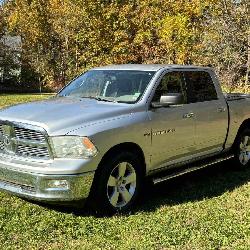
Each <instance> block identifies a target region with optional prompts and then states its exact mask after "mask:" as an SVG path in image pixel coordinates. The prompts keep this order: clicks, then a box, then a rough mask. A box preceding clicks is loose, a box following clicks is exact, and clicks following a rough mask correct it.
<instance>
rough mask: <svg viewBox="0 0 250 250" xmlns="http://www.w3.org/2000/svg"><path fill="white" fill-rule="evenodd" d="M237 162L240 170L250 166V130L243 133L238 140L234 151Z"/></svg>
mask: <svg viewBox="0 0 250 250" xmlns="http://www.w3.org/2000/svg"><path fill="white" fill-rule="evenodd" d="M234 156H235V160H236V162H237V165H238V166H239V167H240V169H245V168H247V167H249V165H250V129H245V130H243V131H242V132H241V134H240V135H239V136H238V138H237V140H236V145H235V150H234Z"/></svg>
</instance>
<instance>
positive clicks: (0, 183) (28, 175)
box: [0, 162, 95, 202]
mask: <svg viewBox="0 0 250 250" xmlns="http://www.w3.org/2000/svg"><path fill="white" fill-rule="evenodd" d="M94 173H95V172H87V173H83V174H67V175H58V174H56V175H53V174H52V175H51V174H50V175H46V174H39V173H32V172H23V171H17V170H14V169H10V168H9V166H8V165H7V164H4V163H3V162H0V190H3V191H6V192H9V193H12V194H14V195H17V196H20V197H23V198H27V199H32V200H38V201H47V202H64V201H65V202H66V201H75V200H82V199H86V198H87V197H88V195H89V192H90V189H91V186H92V182H93V178H94ZM53 181H62V182H63V183H66V184H67V185H64V186H53V185H51V183H53Z"/></svg>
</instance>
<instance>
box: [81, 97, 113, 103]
mask: <svg viewBox="0 0 250 250" xmlns="http://www.w3.org/2000/svg"><path fill="white" fill-rule="evenodd" d="M81 98H89V99H95V100H97V101H102V102H117V101H115V100H114V99H113V100H110V99H109V98H105V97H102V96H82V97H81Z"/></svg>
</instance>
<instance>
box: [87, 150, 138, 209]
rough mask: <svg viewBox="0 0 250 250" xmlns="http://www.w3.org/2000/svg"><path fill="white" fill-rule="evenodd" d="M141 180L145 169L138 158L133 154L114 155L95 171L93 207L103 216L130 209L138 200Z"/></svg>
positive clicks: (121, 153)
mask: <svg viewBox="0 0 250 250" xmlns="http://www.w3.org/2000/svg"><path fill="white" fill-rule="evenodd" d="M142 180H143V166H142V164H141V162H140V160H139V159H138V157H136V156H135V155H134V154H133V153H131V152H120V153H118V154H116V155H112V156H111V157H109V158H108V159H106V160H105V161H104V162H103V163H102V164H101V165H100V166H99V168H98V169H97V171H96V176H95V179H94V183H93V189H92V193H91V197H92V199H91V202H92V203H93V204H92V206H93V207H94V209H95V210H96V211H97V212H98V213H101V214H110V213H115V212H125V211H128V210H130V209H131V207H132V206H133V205H134V204H135V202H136V201H137V198H138V195H139V193H140V190H141V188H142Z"/></svg>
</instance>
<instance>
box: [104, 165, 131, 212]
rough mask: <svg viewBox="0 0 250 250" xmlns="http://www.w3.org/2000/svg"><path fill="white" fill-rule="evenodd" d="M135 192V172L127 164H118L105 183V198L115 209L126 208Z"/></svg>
mask: <svg viewBox="0 0 250 250" xmlns="http://www.w3.org/2000/svg"><path fill="white" fill-rule="evenodd" d="M135 190H136V171H135V169H134V168H133V166H132V165H131V164H130V163H128V162H121V163H119V164H118V165H117V166H116V167H115V168H114V169H113V171H112V172H111V174H110V176H109V179H108V183H107V196H108V199H109V202H110V204H111V205H112V206H113V207H115V208H121V207H124V206H126V205H127V204H128V203H129V202H130V200H131V199H132V198H133V196H134V193H135Z"/></svg>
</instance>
